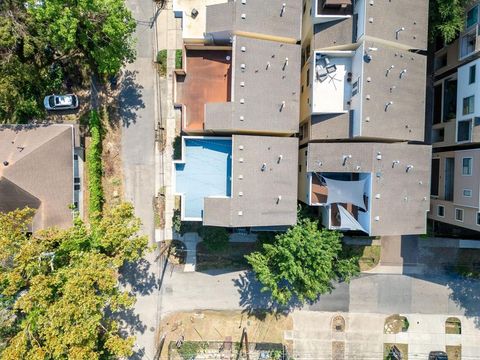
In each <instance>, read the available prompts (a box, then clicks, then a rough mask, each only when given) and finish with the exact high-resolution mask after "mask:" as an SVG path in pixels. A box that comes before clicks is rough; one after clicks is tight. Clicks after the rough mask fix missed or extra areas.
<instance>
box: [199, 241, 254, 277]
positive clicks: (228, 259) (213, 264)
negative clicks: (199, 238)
mask: <svg viewBox="0 0 480 360" xmlns="http://www.w3.org/2000/svg"><path fill="white" fill-rule="evenodd" d="M255 250H256V244H255V243H239V242H231V243H229V244H228V247H227V248H226V249H225V250H222V251H217V252H212V251H210V250H208V249H207V248H206V247H205V245H204V244H203V243H199V244H198V245H197V267H196V268H197V271H203V270H211V269H231V270H243V269H247V268H248V264H247V260H246V259H245V255H247V254H250V253H251V252H252V251H255Z"/></svg>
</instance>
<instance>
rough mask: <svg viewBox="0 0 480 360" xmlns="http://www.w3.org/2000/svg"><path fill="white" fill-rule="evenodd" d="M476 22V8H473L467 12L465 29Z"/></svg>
mask: <svg viewBox="0 0 480 360" xmlns="http://www.w3.org/2000/svg"><path fill="white" fill-rule="evenodd" d="M477 22H478V6H474V7H473V8H471V9H470V10H469V11H468V12H467V24H466V25H467V29H468V28H469V27H470V26H473V25H475V24H476V23H477Z"/></svg>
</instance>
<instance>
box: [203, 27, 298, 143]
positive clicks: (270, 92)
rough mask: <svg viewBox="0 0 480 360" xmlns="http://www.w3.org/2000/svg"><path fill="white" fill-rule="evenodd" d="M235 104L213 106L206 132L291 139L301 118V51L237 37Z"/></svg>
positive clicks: (209, 109) (207, 111) (208, 108)
mask: <svg viewBox="0 0 480 360" xmlns="http://www.w3.org/2000/svg"><path fill="white" fill-rule="evenodd" d="M232 55H233V62H232V81H231V84H232V91H231V94H232V98H231V102H225V103H209V104H206V109H205V130H213V131H238V132H252V131H255V132H263V133H278V134H282V133H283V134H292V133H296V132H298V117H299V112H300V105H299V99H300V94H299V88H300V47H299V45H295V44H287V43H282V42H276V41H268V40H261V39H253V38H248V37H242V36H235V37H234V39H233V53H232Z"/></svg>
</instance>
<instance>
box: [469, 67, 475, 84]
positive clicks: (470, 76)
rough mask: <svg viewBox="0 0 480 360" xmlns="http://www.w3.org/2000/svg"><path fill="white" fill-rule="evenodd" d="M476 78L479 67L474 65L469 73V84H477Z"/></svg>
mask: <svg viewBox="0 0 480 360" xmlns="http://www.w3.org/2000/svg"><path fill="white" fill-rule="evenodd" d="M476 77H477V65H472V66H470V69H469V72H468V83H469V84H473V83H474V82H475V79H476Z"/></svg>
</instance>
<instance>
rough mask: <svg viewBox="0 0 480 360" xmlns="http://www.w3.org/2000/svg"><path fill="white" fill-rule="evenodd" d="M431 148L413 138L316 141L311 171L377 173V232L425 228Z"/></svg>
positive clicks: (422, 230)
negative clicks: (411, 140)
mask: <svg viewBox="0 0 480 360" xmlns="http://www.w3.org/2000/svg"><path fill="white" fill-rule="evenodd" d="M300 151H304V150H303V149H301V150H300ZM431 152H432V151H431V146H427V145H410V144H407V143H393V144H386V143H310V144H308V149H307V172H327V173H332V172H346V173H371V174H372V190H371V197H372V198H371V199H370V201H371V208H370V209H369V210H370V211H371V220H370V222H371V229H370V233H371V235H372V236H377V235H403V234H423V233H425V231H426V212H427V211H428V210H429V200H430V162H431ZM350 155H351V157H349V158H347V160H346V161H345V158H344V156H350ZM397 161H399V163H397ZM407 168H408V169H409V170H408V171H407ZM377 216H378V217H379V218H378V220H375V218H376V217H377Z"/></svg>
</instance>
